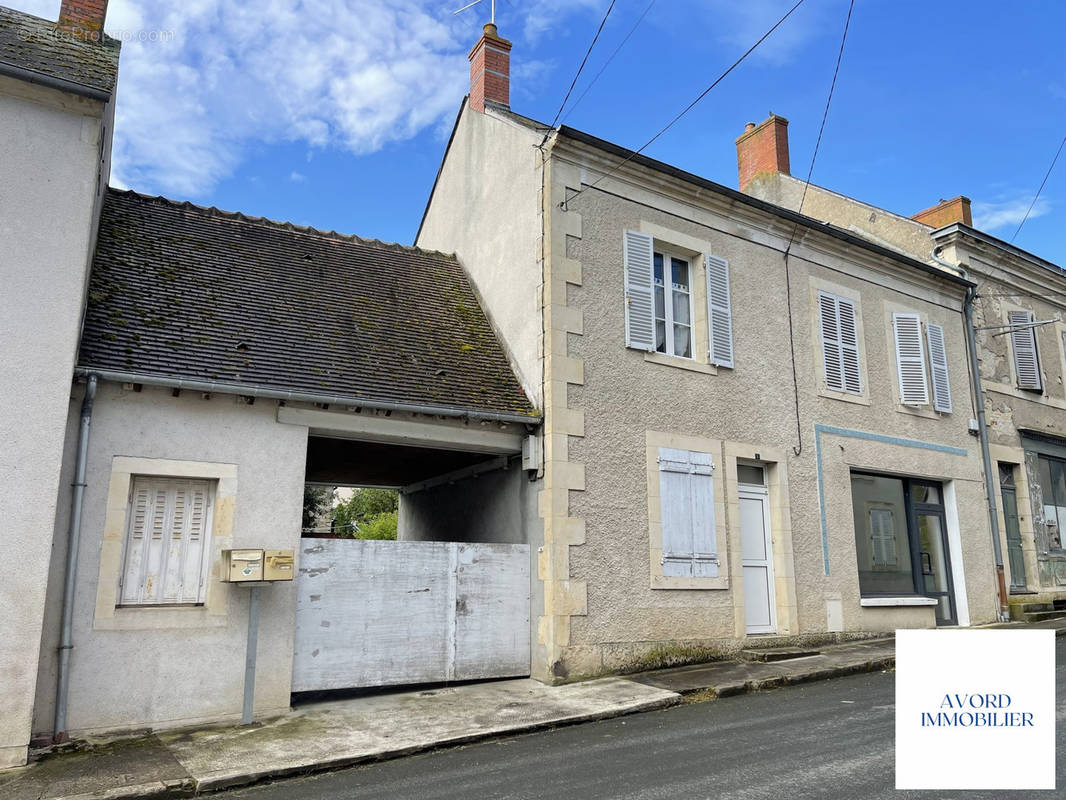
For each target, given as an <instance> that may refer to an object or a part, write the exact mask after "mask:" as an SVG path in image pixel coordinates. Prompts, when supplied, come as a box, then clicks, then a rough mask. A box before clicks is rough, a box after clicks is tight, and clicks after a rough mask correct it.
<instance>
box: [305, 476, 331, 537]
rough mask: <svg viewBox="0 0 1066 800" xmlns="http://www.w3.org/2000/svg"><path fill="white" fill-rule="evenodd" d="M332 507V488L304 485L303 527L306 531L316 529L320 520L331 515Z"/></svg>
mask: <svg viewBox="0 0 1066 800" xmlns="http://www.w3.org/2000/svg"><path fill="white" fill-rule="evenodd" d="M332 506H333V488H332V487H330V486H308V485H304V511H303V522H302V525H303V527H304V528H305V529H307V528H314V527H315V526H316V525H317V524H318V521H319V519H321V518H322V517H323V516H324V515H326V514H328V513H329V510H330V508H332Z"/></svg>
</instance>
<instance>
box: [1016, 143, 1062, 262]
mask: <svg viewBox="0 0 1066 800" xmlns="http://www.w3.org/2000/svg"><path fill="white" fill-rule="evenodd" d="M1064 144H1066V136H1063V137H1062V141H1061V142H1059V149H1058V150H1056V151H1055V157H1054V158H1053V159H1051V166H1050V167H1048V168H1047V172H1045V173H1044V180H1042V181H1040V188H1039V189H1037V190H1036V197H1034V198H1033V202H1031V203H1030V204H1029V209H1028V211H1026V212H1025V216H1024V217H1022V221H1021V222H1019V223H1018V230H1016V231H1015V232H1014V236H1012V237H1010V241H1011V244H1014V240H1015V239H1016V238H1017V236H1018V234H1019V233H1020V232H1021V230H1022V225H1024V224H1025V221H1026V220H1027V219H1029V215H1030V214H1031V213H1032V212H1033V207H1034V206H1035V205H1036V201H1037V200H1039V199H1040V193H1041V192H1042V191H1044V184H1046V183H1047V179H1048V178H1049V177H1050V176H1051V170H1053V169H1055V162H1056V161H1058V160H1059V154H1060V153H1062V146H1063V145H1064Z"/></svg>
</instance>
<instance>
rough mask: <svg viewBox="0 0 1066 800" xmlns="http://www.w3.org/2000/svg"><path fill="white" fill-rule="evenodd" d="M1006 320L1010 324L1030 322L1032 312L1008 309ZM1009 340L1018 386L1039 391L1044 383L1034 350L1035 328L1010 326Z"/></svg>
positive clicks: (1027, 323) (1026, 323) (1038, 359)
mask: <svg viewBox="0 0 1066 800" xmlns="http://www.w3.org/2000/svg"><path fill="white" fill-rule="evenodd" d="M1007 321H1008V322H1009V323H1010V324H1011V325H1012V326H1018V325H1029V324H1032V322H1033V321H1034V317H1033V312H1032V311H1010V312H1008V313H1007ZM1010 341H1011V345H1012V346H1013V348H1014V371H1015V373H1016V374H1017V377H1018V388H1019V389H1036V390H1037V391H1041V390H1042V389H1043V388H1044V383H1043V381H1042V380H1041V375H1040V356H1039V354H1038V353H1037V350H1036V330H1035V329H1034V328H1021V329H1019V328H1017V327H1012V328H1011V332H1010Z"/></svg>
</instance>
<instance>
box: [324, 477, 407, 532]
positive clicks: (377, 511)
mask: <svg viewBox="0 0 1066 800" xmlns="http://www.w3.org/2000/svg"><path fill="white" fill-rule="evenodd" d="M399 504H400V495H399V492H396V491H394V490H392V489H356V490H355V494H353V495H352V497H351V499H349V500H347V501H346V502H343V503H339V504H337V507H336V508H334V509H333V526H334V530H335V531H336V532H337V533H338V534H340V535H341V536H354V537H355V538H357V539H395V538H396V524H397V510H398V509H399Z"/></svg>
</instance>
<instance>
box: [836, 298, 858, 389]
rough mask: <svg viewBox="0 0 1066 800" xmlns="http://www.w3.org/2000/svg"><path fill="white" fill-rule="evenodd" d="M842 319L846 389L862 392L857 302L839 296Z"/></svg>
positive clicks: (843, 366) (838, 305) (839, 311)
mask: <svg viewBox="0 0 1066 800" xmlns="http://www.w3.org/2000/svg"><path fill="white" fill-rule="evenodd" d="M836 301H837V313H838V314H839V319H840V362H841V365H842V368H843V373H844V391H846V392H849V393H850V394H862V367H861V365H860V364H859V327H858V322H857V315H856V313H855V304H854V303H852V302H851V301H850V300H845V299H844V298H843V297H838V298H837V299H836Z"/></svg>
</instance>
